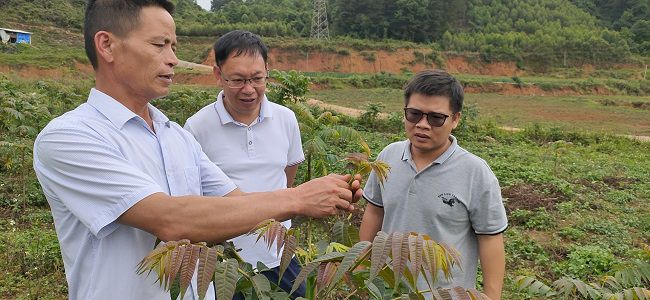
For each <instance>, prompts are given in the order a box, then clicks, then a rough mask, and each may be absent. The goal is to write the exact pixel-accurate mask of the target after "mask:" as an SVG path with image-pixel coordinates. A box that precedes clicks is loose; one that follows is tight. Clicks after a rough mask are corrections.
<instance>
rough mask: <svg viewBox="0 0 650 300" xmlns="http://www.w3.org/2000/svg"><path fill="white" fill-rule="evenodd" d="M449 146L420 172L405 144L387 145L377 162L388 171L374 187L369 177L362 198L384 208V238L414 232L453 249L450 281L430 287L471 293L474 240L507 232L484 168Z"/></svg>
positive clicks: (495, 184)
mask: <svg viewBox="0 0 650 300" xmlns="http://www.w3.org/2000/svg"><path fill="white" fill-rule="evenodd" d="M450 140H451V141H452V145H451V146H450V147H449V149H447V151H445V152H444V153H443V154H442V155H441V156H440V157H438V158H437V159H436V160H435V161H433V163H432V164H431V165H429V166H427V167H425V168H424V169H422V170H421V171H420V172H417V171H416V167H415V164H414V162H413V160H412V159H411V151H410V142H409V141H408V140H406V141H401V142H396V143H392V144H390V145H388V146H387V147H386V148H384V150H382V151H381V153H379V156H378V159H379V160H383V161H385V162H386V163H388V164H389V165H390V167H391V169H390V173H389V174H388V178H387V179H386V181H385V182H384V184H383V187H382V186H380V185H379V182H378V181H377V177H376V175H375V173H374V172H373V173H371V174H370V177H369V178H368V182H367V183H366V186H365V188H364V198H365V199H366V200H367V201H368V202H370V203H372V204H374V205H376V206H379V207H383V208H384V219H383V223H382V230H383V231H385V232H396V231H399V232H410V231H415V232H420V233H425V234H427V235H429V236H431V238H432V239H433V240H435V241H438V242H444V243H446V244H448V245H450V246H452V247H454V248H456V249H457V250H458V251H459V252H460V254H461V266H460V268H458V267H455V268H454V270H453V279H451V281H446V280H445V279H444V277H440V276H439V277H438V281H437V284H436V286H439V287H451V286H462V287H465V288H475V286H476V271H477V266H478V241H477V236H476V235H477V234H498V233H501V232H503V231H504V230H505V229H506V228H507V226H508V221H507V218H506V211H505V208H504V206H503V202H502V199H501V189H500V188H499V182H498V180H497V178H496V176H494V173H493V172H492V170H491V169H490V167H489V166H488V165H487V163H486V162H485V161H484V160H483V159H481V158H479V157H478V156H476V155H474V154H471V153H469V152H468V151H467V150H465V149H463V148H461V147H460V146H458V143H457V141H456V138H455V137H453V136H451V137H450Z"/></svg>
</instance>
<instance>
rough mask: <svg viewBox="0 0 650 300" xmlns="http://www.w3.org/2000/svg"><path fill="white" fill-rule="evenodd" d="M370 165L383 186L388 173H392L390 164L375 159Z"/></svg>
mask: <svg viewBox="0 0 650 300" xmlns="http://www.w3.org/2000/svg"><path fill="white" fill-rule="evenodd" d="M370 167H371V168H372V170H373V171H375V175H377V180H379V185H381V186H383V185H384V181H386V178H388V173H390V166H389V165H388V164H387V163H386V162H385V161H381V160H375V161H373V162H371V163H370Z"/></svg>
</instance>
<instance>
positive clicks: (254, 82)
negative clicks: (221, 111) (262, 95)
mask: <svg viewBox="0 0 650 300" xmlns="http://www.w3.org/2000/svg"><path fill="white" fill-rule="evenodd" d="M221 78H223V80H224V81H225V82H226V85H227V86H228V87H231V88H233V89H239V88H243V87H244V86H245V85H246V82H249V83H250V84H251V86H252V87H261V86H264V85H266V79H267V78H268V76H256V77H253V78H248V79H243V78H241V79H240V78H237V79H227V78H226V77H224V76H221Z"/></svg>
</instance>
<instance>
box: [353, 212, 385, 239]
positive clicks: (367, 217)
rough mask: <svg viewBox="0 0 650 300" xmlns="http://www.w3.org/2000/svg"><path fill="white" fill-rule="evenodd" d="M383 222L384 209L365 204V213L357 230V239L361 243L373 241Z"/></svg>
mask: <svg viewBox="0 0 650 300" xmlns="http://www.w3.org/2000/svg"><path fill="white" fill-rule="evenodd" d="M383 220H384V209H383V208H381V207H379V206H376V205H373V204H371V203H368V204H366V211H365V212H364V214H363V220H362V221H361V228H359V239H360V240H362V241H371V242H372V241H373V240H374V239H375V236H376V235H377V232H378V231H379V230H381V224H382V222H383Z"/></svg>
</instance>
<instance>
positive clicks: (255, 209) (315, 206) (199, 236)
mask: <svg viewBox="0 0 650 300" xmlns="http://www.w3.org/2000/svg"><path fill="white" fill-rule="evenodd" d="M349 176H350V175H346V176H342V175H329V176H326V177H321V178H317V179H314V180H312V181H309V182H307V183H304V184H302V185H300V186H298V187H296V188H291V189H284V190H278V191H274V192H266V193H251V194H246V195H238V193H241V192H239V190H235V191H233V193H235V195H230V197H203V196H180V197H171V196H168V195H166V194H164V193H155V194H153V195H150V196H148V197H145V198H144V199H142V200H140V201H139V202H138V203H136V204H135V205H133V206H132V207H131V208H129V209H128V210H127V211H126V212H125V213H123V214H122V215H121V216H120V218H119V219H118V222H120V223H123V224H126V225H130V226H133V227H137V228H140V229H142V230H145V231H147V232H150V233H152V234H154V235H155V236H157V237H158V238H160V239H161V240H164V241H167V240H180V239H189V240H191V241H195V242H196V241H209V242H221V241H224V240H227V239H229V238H232V237H235V236H238V235H241V234H243V233H246V232H248V231H250V230H251V229H252V228H253V227H254V226H255V225H257V224H258V223H259V222H261V221H263V220H266V219H276V220H286V219H289V218H292V217H294V216H296V215H305V216H310V217H325V216H331V215H335V214H336V213H337V212H338V210H352V209H353V206H352V204H350V202H352V201H353V200H354V199H358V198H359V197H360V196H361V192H362V191H361V189H360V188H359V182H358V181H355V182H354V183H353V190H354V191H355V193H354V195H353V193H352V191H350V186H349V185H348V183H347V180H348V179H349V178H350V177H349Z"/></svg>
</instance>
